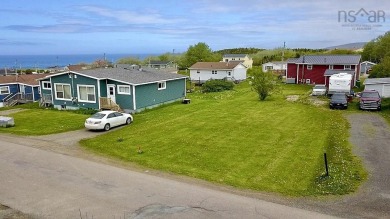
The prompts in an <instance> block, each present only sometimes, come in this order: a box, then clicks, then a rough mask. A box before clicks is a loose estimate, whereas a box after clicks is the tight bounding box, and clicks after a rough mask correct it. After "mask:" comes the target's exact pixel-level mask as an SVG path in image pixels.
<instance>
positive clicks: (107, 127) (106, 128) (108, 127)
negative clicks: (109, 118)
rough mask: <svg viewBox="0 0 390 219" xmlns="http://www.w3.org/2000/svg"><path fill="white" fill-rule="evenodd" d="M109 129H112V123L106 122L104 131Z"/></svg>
mask: <svg viewBox="0 0 390 219" xmlns="http://www.w3.org/2000/svg"><path fill="white" fill-rule="evenodd" d="M108 130H110V124H108V123H107V124H105V125H104V131H108Z"/></svg>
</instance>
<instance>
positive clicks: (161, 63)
mask: <svg viewBox="0 0 390 219" xmlns="http://www.w3.org/2000/svg"><path fill="white" fill-rule="evenodd" d="M171 63H172V62H171V61H153V60H151V61H150V62H149V64H150V65H168V64H171Z"/></svg>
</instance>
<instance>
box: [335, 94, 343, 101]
mask: <svg viewBox="0 0 390 219" xmlns="http://www.w3.org/2000/svg"><path fill="white" fill-rule="evenodd" d="M345 99H346V97H345V95H344V94H333V96H332V100H345Z"/></svg>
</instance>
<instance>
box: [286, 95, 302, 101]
mask: <svg viewBox="0 0 390 219" xmlns="http://www.w3.org/2000/svg"><path fill="white" fill-rule="evenodd" d="M286 99H287V101H290V102H296V101H298V100H299V95H289V96H287V97H286Z"/></svg>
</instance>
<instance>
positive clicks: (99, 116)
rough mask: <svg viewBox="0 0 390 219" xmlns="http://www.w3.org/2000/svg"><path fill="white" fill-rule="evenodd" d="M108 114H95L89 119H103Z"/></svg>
mask: <svg viewBox="0 0 390 219" xmlns="http://www.w3.org/2000/svg"><path fill="white" fill-rule="evenodd" d="M105 115H106V114H102V113H95V114H93V115H92V116H91V117H89V118H93V119H103V117H104V116H105Z"/></svg>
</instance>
